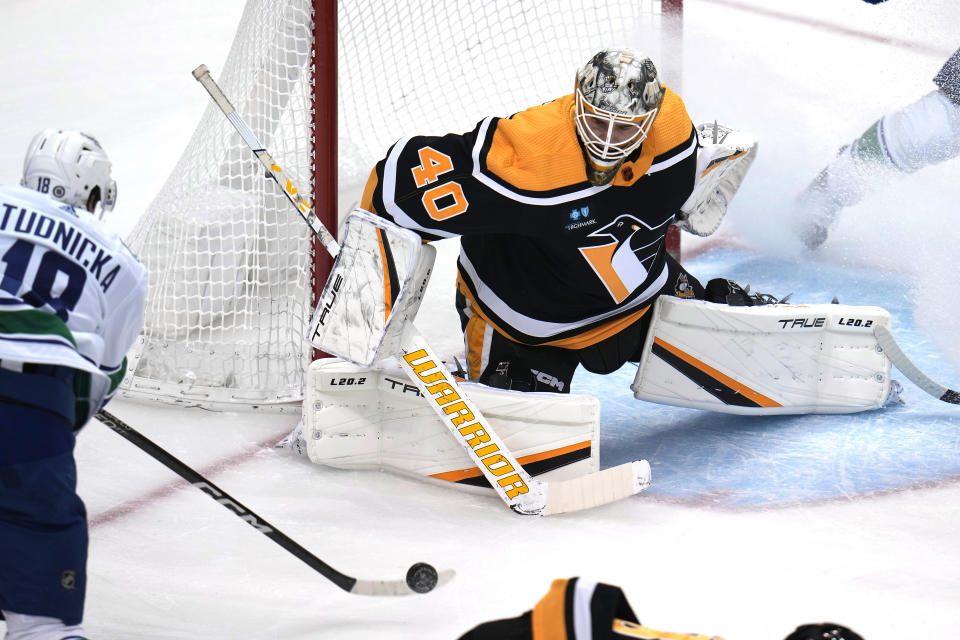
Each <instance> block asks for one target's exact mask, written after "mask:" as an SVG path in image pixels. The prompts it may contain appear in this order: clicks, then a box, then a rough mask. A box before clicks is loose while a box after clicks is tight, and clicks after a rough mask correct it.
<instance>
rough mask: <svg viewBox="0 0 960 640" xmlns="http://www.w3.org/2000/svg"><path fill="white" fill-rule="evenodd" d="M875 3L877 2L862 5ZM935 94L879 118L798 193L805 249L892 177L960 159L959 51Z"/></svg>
mask: <svg viewBox="0 0 960 640" xmlns="http://www.w3.org/2000/svg"><path fill="white" fill-rule="evenodd" d="M865 1H866V2H870V3H871V4H878V3H879V2H881V1H882V0H865ZM933 83H934V84H935V85H936V89H934V90H933V91H931V92H930V93H927V94H926V95H924V96H923V97H921V98H920V99H919V100H916V101H915V102H913V103H911V104H908V105H907V106H905V107H902V108H900V109H897V110H896V111H892V112H890V113H887V114H886V115H884V116H882V117H881V118H880V119H879V120H877V121H876V122H874V123H873V124H872V125H870V127H868V128H867V130H866V131H864V132H863V133H862V134H861V135H860V136H859V137H858V138H857V139H855V140H853V141H852V142H850V143H849V144H847V145H844V146H843V147H841V149H840V151H839V152H838V153H837V156H836V158H834V160H833V161H832V162H831V163H830V164H828V165H827V166H826V167H824V168H823V170H822V171H820V173H819V174H817V176H816V177H815V178H814V179H813V181H812V182H811V183H810V184H809V185H808V186H807V188H806V189H805V190H804V191H803V192H802V193H801V194H800V196H799V198H798V202H797V207H796V210H795V211H794V220H793V224H794V229H795V231H796V233H797V235H798V236H799V238H800V239H801V240H802V241H803V243H804V244H805V245H806V246H807V247H808V248H810V249H815V248H817V247H819V246H820V245H821V244H823V242H824V241H825V240H826V239H827V234H828V232H829V229H830V227H831V226H832V225H833V224H834V222H835V221H836V219H837V216H838V215H839V213H840V211H841V210H842V209H844V208H845V207H851V206H853V205H855V204H857V203H858V202H860V200H861V199H863V197H864V195H866V194H867V193H868V192H869V191H871V190H872V189H874V188H879V187H880V186H881V185H883V184H884V183H886V182H889V180H890V179H891V178H893V177H895V176H897V175H902V174H906V173H913V172H915V171H918V170H920V169H922V168H923V167H926V166H928V165H931V164H937V163H940V162H944V161H946V160H950V159H952V158H955V157H957V156H958V155H960V49H957V51H955V52H954V53H953V55H952V56H950V58H949V59H947V61H946V62H945V63H944V65H943V67H942V68H941V69H940V71H939V72H938V73H937V75H936V76H935V77H934V78H933Z"/></svg>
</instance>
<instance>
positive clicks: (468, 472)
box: [430, 440, 590, 482]
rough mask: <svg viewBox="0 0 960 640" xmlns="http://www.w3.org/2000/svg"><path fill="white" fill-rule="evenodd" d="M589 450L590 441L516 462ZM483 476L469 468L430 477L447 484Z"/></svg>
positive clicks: (521, 462) (536, 454)
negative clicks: (444, 481)
mask: <svg viewBox="0 0 960 640" xmlns="http://www.w3.org/2000/svg"><path fill="white" fill-rule="evenodd" d="M589 448H590V441H589V440H587V441H586V442H578V443H576V444H571V445H569V446H566V447H560V448H559V449H552V450H550V451H544V452H542V453H534V454H531V455H529V456H524V457H522V458H517V462H519V463H520V464H521V465H523V464H529V463H531V462H539V461H540V460H546V459H548V458H556V457H557V456H562V455H564V454H567V453H573V452H574V451H581V450H583V449H589ZM481 475H483V474H482V473H481V472H480V469H478V468H476V467H470V468H469V469H459V470H457V471H444V472H443V473H433V474H431V475H430V477H431V478H436V479H438V480H446V481H447V482H460V481H461V480H468V479H470V478H479V477H480V476H481Z"/></svg>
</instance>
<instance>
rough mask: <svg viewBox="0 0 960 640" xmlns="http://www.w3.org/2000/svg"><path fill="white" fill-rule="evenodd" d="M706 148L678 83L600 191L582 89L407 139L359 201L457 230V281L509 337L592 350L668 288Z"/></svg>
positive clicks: (416, 225)
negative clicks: (585, 147)
mask: <svg viewBox="0 0 960 640" xmlns="http://www.w3.org/2000/svg"><path fill="white" fill-rule="evenodd" d="M696 149H697V137H696V134H695V131H694V128H693V123H692V122H691V121H690V117H689V116H688V115H687V112H686V109H685V107H684V105H683V101H682V100H681V99H680V98H679V96H677V95H676V94H675V93H673V92H671V91H670V90H669V89H668V90H667V92H666V95H665V97H664V100H663V105H662V107H661V110H660V113H659V114H658V115H657V117H656V120H655V121H654V124H653V127H652V128H651V130H650V133H649V134H648V136H647V138H646V140H644V142H643V145H642V146H641V148H640V149H638V150H637V151H636V152H634V154H633V155H632V156H631V157H630V158H628V159H627V161H625V162H624V164H623V165H622V166H621V167H620V169H619V171H618V173H617V175H616V177H615V178H614V179H613V181H612V182H611V183H609V184H607V185H603V186H593V185H591V184H590V183H589V182H588V180H587V174H586V162H585V160H584V156H583V152H582V151H581V147H580V144H579V142H578V140H577V134H576V129H575V126H574V97H573V95H572V94H571V95H568V96H564V97H562V98H559V99H557V100H554V101H552V102H548V103H546V104H543V105H540V106H537V107H533V108H530V109H527V110H526V111H522V112H520V113H517V114H515V115H514V116H512V117H510V118H495V117H490V118H486V119H485V120H482V121H481V122H480V123H479V124H478V125H477V127H476V129H474V130H473V131H471V132H469V133H465V134H463V135H455V134H449V135H445V136H439V137H430V136H413V137H409V138H404V139H402V140H400V141H398V142H397V143H396V144H395V145H394V146H393V147H391V148H390V151H389V152H388V154H387V157H386V158H384V159H383V160H381V161H380V162H378V163H377V165H376V167H375V168H374V170H373V172H372V173H371V176H370V179H369V181H368V183H367V186H366V189H365V190H364V194H363V199H362V201H361V206H362V207H363V208H364V209H368V210H370V211H374V212H376V213H377V214H379V215H381V216H384V217H385V218H388V219H390V220H392V221H393V222H395V223H397V224H399V225H401V226H403V227H406V228H408V229H412V230H414V231H416V232H418V233H419V234H420V235H421V236H422V237H423V238H425V239H427V240H432V239H439V238H446V237H451V236H460V237H461V252H460V258H459V261H458V269H459V284H458V286H459V287H460V289H461V291H462V292H463V293H464V294H465V295H466V296H467V298H468V299H469V301H470V304H471V307H473V309H474V310H475V312H477V313H480V314H481V315H482V316H483V318H484V319H485V320H486V321H487V322H489V323H490V324H492V325H493V326H494V327H496V328H497V330H498V331H500V333H502V334H504V335H505V336H507V337H508V338H510V339H512V340H514V341H517V342H522V343H526V344H531V345H541V344H551V345H555V346H560V347H566V348H582V347H585V346H588V345H590V344H593V343H595V342H599V341H600V340H602V339H604V338H606V337H607V336H609V335H612V334H614V333H616V332H618V331H619V330H621V329H623V328H624V327H626V326H629V325H630V324H631V323H633V322H634V321H636V320H637V318H639V317H640V316H641V315H643V313H644V312H645V310H646V308H647V307H648V306H649V302H650V300H651V299H652V298H653V297H654V296H656V295H657V294H658V293H659V292H660V291H661V290H662V289H663V288H664V287H665V285H666V284H667V272H668V268H667V264H666V247H665V235H666V230H667V227H668V225H669V224H670V222H671V221H672V220H673V217H674V214H675V213H676V212H677V211H678V210H679V209H680V205H681V204H682V203H683V202H684V201H685V200H686V199H687V197H688V196H689V195H690V192H691V191H692V189H693V183H694V176H695V174H696Z"/></svg>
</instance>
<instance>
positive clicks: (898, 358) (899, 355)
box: [873, 325, 960, 404]
mask: <svg viewBox="0 0 960 640" xmlns="http://www.w3.org/2000/svg"><path fill="white" fill-rule="evenodd" d="M873 335H874V336H875V337H876V339H877V343H878V344H879V345H880V348H881V349H883V352H884V353H885V354H887V357H888V358H889V359H890V362H891V363H893V366H895V367H896V368H897V369H899V370H900V372H901V373H903V375H905V376H907V378H908V379H909V380H910V382H912V383H913V384H915V385H917V386H918V387H920V388H921V389H923V390H924V391H926V392H927V393H929V394H930V395H932V396H933V397H934V398H937V399H938V400H943V401H944V402H949V403H950V404H960V393H958V392H957V391H954V390H953V389H948V388H947V387H945V386H943V385H942V384H940V383H939V382H936V381H934V380H933V379H932V378H930V376H928V375H927V374H925V373H924V372H923V371H920V369H918V368H917V365H915V364H913V362H912V361H911V360H910V358H908V357H907V354H905V353H904V352H903V349H901V348H900V345H899V344H897V341H896V340H895V339H894V338H893V334H892V333H891V332H890V330H889V329H887V328H886V327H882V326H879V325H877V326H876V327H874V329H873Z"/></svg>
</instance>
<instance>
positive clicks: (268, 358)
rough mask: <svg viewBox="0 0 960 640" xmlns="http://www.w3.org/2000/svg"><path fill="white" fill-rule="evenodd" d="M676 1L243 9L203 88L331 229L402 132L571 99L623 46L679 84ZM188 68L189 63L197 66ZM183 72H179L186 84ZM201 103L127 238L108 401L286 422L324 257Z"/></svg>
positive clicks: (256, 3)
mask: <svg viewBox="0 0 960 640" xmlns="http://www.w3.org/2000/svg"><path fill="white" fill-rule="evenodd" d="M682 9H683V5H682V0H577V1H576V2H574V1H573V0H525V1H524V2H516V1H515V0H484V1H483V2H476V1H475V0H449V1H447V2H443V3H436V2H432V1H431V0H380V1H378V2H371V1H370V0H339V2H335V1H334V0H248V1H247V4H246V6H245V8H244V12H243V15H242V17H241V20H240V23H239V25H238V28H237V32H236V36H235V38H234V42H233V44H232V46H231V48H230V51H229V53H228V55H227V58H226V60H225V61H224V63H223V65H222V67H221V68H220V69H219V71H218V68H217V67H216V65H211V68H212V70H213V73H214V76H215V77H216V78H217V80H218V82H219V84H220V85H221V86H222V87H223V89H224V91H225V92H226V93H227V95H228V96H229V97H230V98H231V100H232V101H233V102H234V104H235V106H236V107H237V110H238V111H239V112H240V113H241V114H242V115H243V117H244V118H245V119H246V120H247V121H248V122H249V124H250V126H251V128H252V129H253V131H254V133H255V134H256V135H257V136H258V137H259V138H260V140H262V141H263V143H264V144H266V145H267V147H268V149H269V150H270V152H271V153H272V155H273V156H274V158H276V160H277V162H278V163H279V164H280V165H281V166H282V167H283V168H284V171H285V172H286V173H288V174H289V175H290V176H291V178H292V179H293V180H294V182H295V183H296V184H298V185H299V186H300V188H301V190H309V191H310V194H309V196H308V197H307V199H308V201H310V202H312V203H313V205H314V209H315V210H316V212H317V213H318V215H320V217H321V219H322V221H323V223H324V225H325V226H326V227H327V228H328V229H330V230H331V231H335V230H336V229H337V228H338V227H339V221H340V218H341V216H342V215H344V214H345V212H348V211H349V210H350V209H351V208H352V207H353V206H354V205H355V203H356V202H357V201H358V199H359V197H360V193H361V191H362V187H363V184H364V182H365V181H366V178H367V176H368V174H369V171H370V169H371V167H372V166H373V164H374V163H375V162H376V161H377V160H378V159H379V158H381V157H382V156H383V154H384V153H385V152H386V150H387V148H388V147H389V146H390V145H391V144H392V143H393V142H394V141H395V140H397V139H398V138H400V137H402V136H404V135H408V134H412V133H446V132H450V131H457V132H462V131H468V130H470V129H472V128H473V127H474V126H475V124H476V122H477V121H478V120H480V119H481V118H483V117H485V116H488V115H498V114H499V115H509V114H510V113H514V112H516V111H518V110H521V109H523V108H526V107H528V106H530V105H534V104H539V103H541V102H545V101H547V100H550V99H552V98H554V97H557V96H560V95H563V94H565V93H569V92H570V90H571V88H572V83H573V74H574V71H575V69H576V68H577V67H578V66H579V65H581V64H582V63H583V61H584V60H585V59H586V58H587V57H588V56H589V55H590V54H591V53H593V52H595V51H596V50H598V49H600V48H602V47H605V46H610V45H619V44H629V45H631V46H634V47H636V48H638V49H640V50H642V51H644V52H646V53H648V54H649V55H651V57H653V59H654V61H655V62H657V63H658V67H659V68H660V71H661V76H662V77H663V79H664V82H665V83H666V84H668V85H671V86H673V87H675V88H676V87H677V86H678V85H679V80H680V74H679V68H680V59H681V56H680V55H679V51H680V50H679V43H680V37H679V35H680V25H681V16H682ZM198 62H203V61H198ZM187 71H189V70H186V71H185V73H186V72H187ZM274 189H275V187H274V185H273V184H272V182H270V181H268V180H265V179H264V177H263V173H262V171H261V170H260V169H259V168H258V163H257V161H256V159H255V158H254V157H253V156H252V154H250V153H249V150H247V149H246V148H245V147H244V145H243V143H242V141H241V140H239V138H238V137H237V136H236V134H235V133H234V132H233V131H232V130H231V128H230V126H229V124H228V123H226V122H225V121H224V119H223V117H222V114H220V113H218V112H215V109H214V107H213V106H212V105H211V106H210V107H208V109H207V111H206V112H205V113H204V116H203V117H202V119H201V121H200V123H199V124H198V125H197V128H196V130H195V131H194V134H193V136H192V138H191V139H190V141H189V142H188V143H187V145H186V148H185V150H184V152H183V155H182V156H181V158H180V160H179V162H178V164H177V166H176V167H175V168H174V169H173V171H172V173H171V175H170V177H169V178H168V180H167V182H166V184H165V185H164V186H163V188H162V189H161V191H160V192H159V193H158V194H157V196H156V198H155V199H154V201H153V202H152V203H151V205H150V207H149V208H148V210H147V211H146V212H145V213H144V215H143V216H142V217H141V219H140V220H139V221H138V224H137V226H136V228H135V229H134V231H133V232H132V234H131V236H130V238H129V243H130V245H131V247H132V248H133V250H134V251H135V252H137V254H138V255H139V256H140V258H141V259H142V260H143V262H144V264H145V265H146V266H147V269H148V272H149V274H150V288H149V292H148V301H147V311H146V319H145V324H144V330H143V332H142V334H141V337H140V339H139V341H138V343H137V345H136V347H135V348H134V350H133V352H132V353H131V358H130V373H129V375H128V377H127V378H126V380H125V381H124V384H123V387H122V390H123V391H122V392H123V393H124V394H126V395H132V396H137V397H146V398H150V399H155V400H160V401H164V402H172V403H176V404H186V405H198V406H203V407H207V408H211V409H237V408H244V407H250V408H274V409H279V410H291V411H297V410H299V407H298V406H297V403H298V402H299V401H300V400H301V398H302V387H303V382H304V375H305V371H306V367H307V365H308V364H309V362H310V360H311V359H312V356H313V354H312V350H311V349H310V347H309V344H308V343H307V342H306V341H305V339H304V336H305V334H306V326H307V324H308V322H309V319H310V316H311V314H312V310H313V306H314V300H315V299H316V298H317V297H318V295H319V292H320V290H321V289H322V287H323V284H324V282H325V280H326V274H327V273H329V270H330V267H331V260H330V258H329V256H328V254H327V252H326V251H324V250H322V248H319V247H312V238H311V236H310V233H309V230H308V229H307V228H306V226H305V225H303V224H302V222H301V221H300V220H299V218H298V216H296V215H293V214H292V213H291V212H290V211H289V210H288V208H287V207H288V205H287V204H286V202H285V201H284V199H283V197H282V195H281V194H278V193H276V192H275V190H274Z"/></svg>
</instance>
